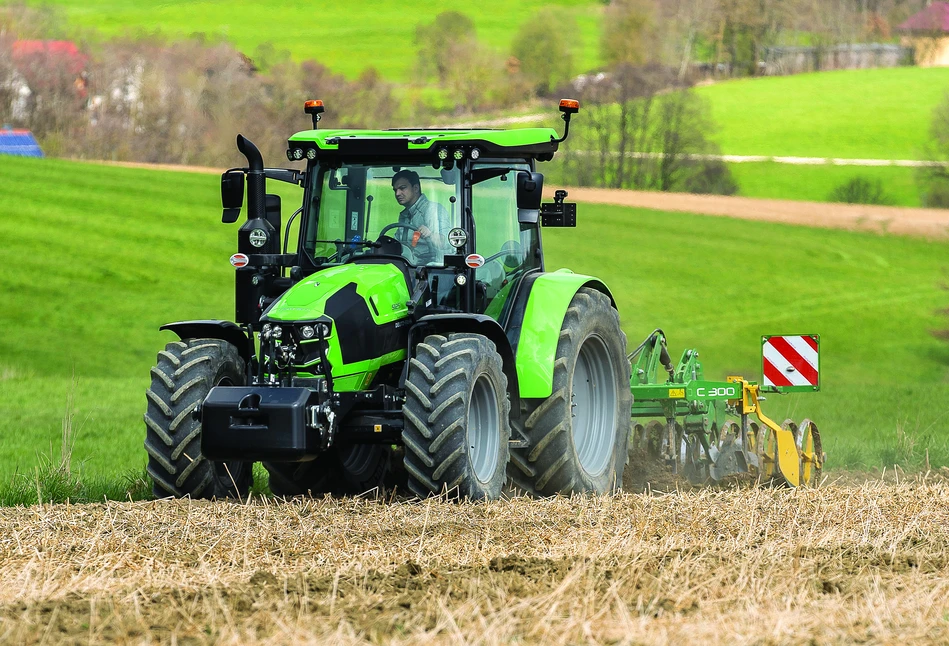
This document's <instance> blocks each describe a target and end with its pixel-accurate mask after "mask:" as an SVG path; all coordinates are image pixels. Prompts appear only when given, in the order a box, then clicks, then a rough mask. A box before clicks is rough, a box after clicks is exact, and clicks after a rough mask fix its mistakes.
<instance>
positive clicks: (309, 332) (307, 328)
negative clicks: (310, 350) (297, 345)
mask: <svg viewBox="0 0 949 646" xmlns="http://www.w3.org/2000/svg"><path fill="white" fill-rule="evenodd" d="M300 334H302V335H303V338H304V339H312V338H313V337H314V336H315V335H316V330H314V329H313V326H312V325H304V326H303V327H302V328H300Z"/></svg>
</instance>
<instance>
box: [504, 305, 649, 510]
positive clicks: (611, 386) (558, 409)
mask: <svg viewBox="0 0 949 646" xmlns="http://www.w3.org/2000/svg"><path fill="white" fill-rule="evenodd" d="M629 377H630V366H629V361H628V360H627V359H626V335H625V334H624V333H623V330H622V328H621V327H620V323H619V314H618V313H617V312H616V309H615V308H613V306H612V304H611V303H610V299H609V297H607V296H606V295H605V294H603V293H601V292H598V291H596V290H593V289H589V288H582V289H580V290H579V291H578V292H577V293H576V295H575V296H574V297H573V300H572V301H571V302H570V307H569V308H568V309H567V314H566V316H565V317H564V321H563V324H562V326H561V329H560V340H559V341H558V343H557V353H556V357H555V360H554V374H553V393H552V394H551V395H550V397H548V398H547V399H544V400H540V401H539V402H538V401H536V400H530V401H528V402H527V404H526V405H525V407H524V414H523V428H524V433H525V435H526V436H527V439H528V443H529V446H528V447H527V448H517V449H512V450H511V464H512V467H511V471H512V481H514V482H515V483H518V484H521V483H524V484H523V485H521V486H522V488H524V489H527V490H529V491H531V492H533V493H537V494H540V495H555V494H571V493H595V494H603V493H607V492H609V491H612V490H614V489H616V488H618V487H620V486H621V485H622V478H623V469H624V468H625V466H626V461H627V445H628V442H629V432H630V427H631V418H630V411H631V408H632V395H631V394H630V390H629ZM522 401H524V400H522ZM525 485H526V486H525Z"/></svg>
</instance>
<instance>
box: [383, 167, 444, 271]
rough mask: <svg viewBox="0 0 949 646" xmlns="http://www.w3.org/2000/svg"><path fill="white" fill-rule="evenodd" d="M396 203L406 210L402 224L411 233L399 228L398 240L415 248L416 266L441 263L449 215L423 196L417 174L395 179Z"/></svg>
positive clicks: (401, 215) (398, 175) (405, 172)
mask: <svg viewBox="0 0 949 646" xmlns="http://www.w3.org/2000/svg"><path fill="white" fill-rule="evenodd" d="M392 190H393V191H394V192H395V201H396V202H398V203H399V205H400V206H402V207H404V208H403V209H402V212H401V213H399V224H404V225H407V226H408V227H410V228H411V229H412V231H410V230H409V229H406V228H402V227H400V228H398V229H396V230H395V231H394V232H393V233H394V234H395V236H394V237H395V239H396V240H398V241H399V242H401V243H402V244H404V245H408V246H409V247H412V250H413V251H414V252H415V260H416V264H419V265H425V264H428V263H431V262H438V263H440V262H442V260H443V258H444V255H445V252H446V251H447V250H448V237H447V235H448V230H449V228H450V227H451V225H450V223H449V222H448V212H447V211H446V210H445V207H444V206H442V205H441V204H439V203H438V202H432V201H431V200H429V199H428V198H427V197H425V195H424V194H423V193H422V185H421V183H420V182H419V178H418V173H416V172H415V171H413V170H408V169H405V170H400V171H399V172H397V173H396V174H395V176H394V177H393V178H392Z"/></svg>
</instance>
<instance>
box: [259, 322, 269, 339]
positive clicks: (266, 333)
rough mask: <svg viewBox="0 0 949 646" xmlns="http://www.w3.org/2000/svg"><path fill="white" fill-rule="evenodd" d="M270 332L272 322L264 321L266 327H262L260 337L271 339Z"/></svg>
mask: <svg viewBox="0 0 949 646" xmlns="http://www.w3.org/2000/svg"><path fill="white" fill-rule="evenodd" d="M270 332H271V325H270V323H264V327H262V328H260V338H261V339H269V338H270Z"/></svg>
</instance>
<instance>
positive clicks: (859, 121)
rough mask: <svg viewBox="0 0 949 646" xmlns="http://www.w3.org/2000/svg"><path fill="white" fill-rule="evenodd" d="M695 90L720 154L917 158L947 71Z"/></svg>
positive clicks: (817, 76)
mask: <svg viewBox="0 0 949 646" xmlns="http://www.w3.org/2000/svg"><path fill="white" fill-rule="evenodd" d="M697 92H698V93H699V94H700V95H702V96H704V97H706V98H707V99H708V100H709V102H710V104H711V110H712V117H713V118H714V120H715V122H716V123H717V124H718V126H719V128H720V130H719V132H718V134H717V135H716V136H715V140H716V141H717V142H718V143H719V144H720V145H721V148H722V152H723V153H724V154H726V155H779V156H802V157H847V158H860V159H921V158H922V157H921V155H922V152H923V151H922V149H923V147H924V145H925V144H926V143H927V142H928V135H929V124H930V122H931V120H932V111H933V109H934V108H935V107H936V105H937V104H938V103H939V102H940V101H941V100H942V99H943V98H944V97H945V96H946V93H947V92H949V68H936V67H933V68H925V69H924V68H918V67H899V68H891V69H871V70H845V71H839V72H820V73H814V74H799V75H796V76H780V77H778V76H772V77H766V78H753V79H737V80H732V81H726V82H722V83H716V84H714V85H709V86H706V87H701V88H699V89H698V90H697Z"/></svg>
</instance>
